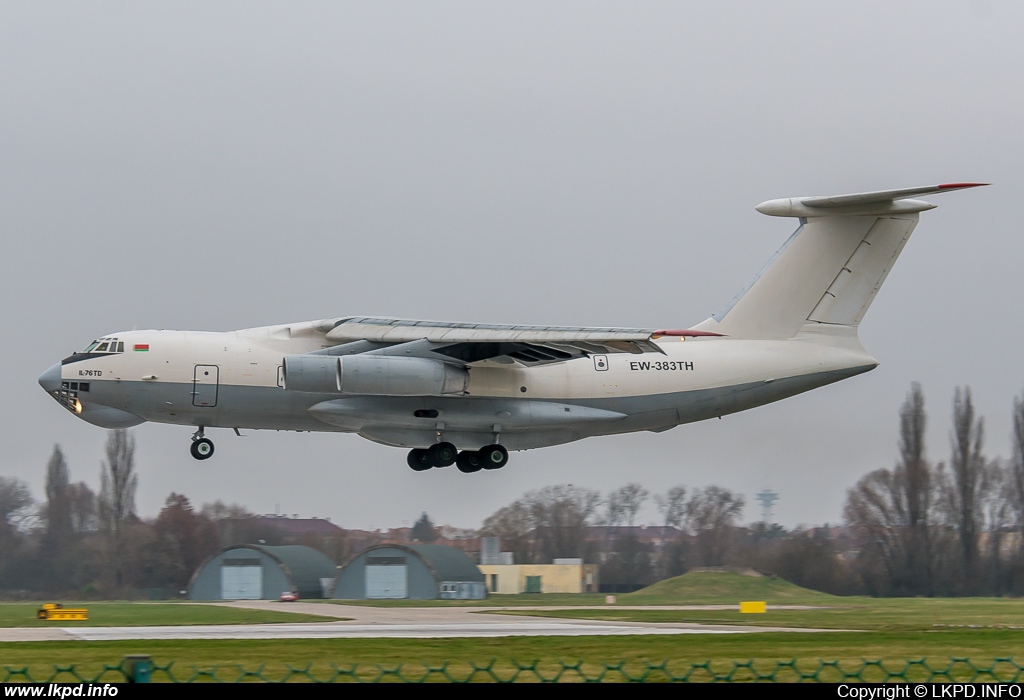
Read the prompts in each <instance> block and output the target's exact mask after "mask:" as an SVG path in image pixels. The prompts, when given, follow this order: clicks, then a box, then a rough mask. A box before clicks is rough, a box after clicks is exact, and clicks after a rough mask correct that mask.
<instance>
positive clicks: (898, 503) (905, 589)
mask: <svg viewBox="0 0 1024 700" xmlns="http://www.w3.org/2000/svg"><path fill="white" fill-rule="evenodd" d="M901 482H902V479H900V477H899V471H898V467H897V470H894V471H890V470H888V469H876V470H875V471H873V472H871V473H870V474H867V475H866V476H864V477H862V478H861V479H860V480H859V481H858V482H857V484H856V485H855V486H854V487H853V488H852V489H850V490H849V491H847V494H846V506H845V508H844V514H845V517H846V522H847V524H848V525H850V526H851V527H853V529H854V530H855V532H856V533H857V536H858V539H859V540H860V543H859V544H860V560H861V563H862V564H864V568H865V569H866V571H865V574H866V577H867V578H869V579H872V580H871V581H868V583H869V585H871V588H872V589H873V591H874V592H879V593H899V594H904V595H906V594H911V593H914V592H916V591H914V590H913V589H912V585H911V575H910V571H909V570H908V562H909V561H910V560H911V558H912V556H913V555H912V554H911V552H910V550H911V549H912V546H913V545H912V543H911V541H910V540H911V537H910V534H911V533H910V530H909V528H908V526H907V509H906V502H905V496H906V488H905V485H904V484H903V483H901ZM877 567H881V570H882V572H883V573H884V581H875V580H873V579H875V578H878V576H877V575H872V571H873V570H874V569H876V568H877Z"/></svg>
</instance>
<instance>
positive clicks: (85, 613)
mask: <svg viewBox="0 0 1024 700" xmlns="http://www.w3.org/2000/svg"><path fill="white" fill-rule="evenodd" d="M36 617H37V618H39V619H40V620H88V619H89V609H88V608H65V607H64V605H63V604H62V603H43V607H41V608H39V610H38V611H36Z"/></svg>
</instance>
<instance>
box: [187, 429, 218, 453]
mask: <svg viewBox="0 0 1024 700" xmlns="http://www.w3.org/2000/svg"><path fill="white" fill-rule="evenodd" d="M189 452H191V453H192V457H194V458H195V459H198V460H204V459H209V458H210V457H213V440H211V439H210V438H208V437H205V434H204V431H203V426H201V425H200V426H199V430H197V431H196V432H194V433H192V446H191V447H189Z"/></svg>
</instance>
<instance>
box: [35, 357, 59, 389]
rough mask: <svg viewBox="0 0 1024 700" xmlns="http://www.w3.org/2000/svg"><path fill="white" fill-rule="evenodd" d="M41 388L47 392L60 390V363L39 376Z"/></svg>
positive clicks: (56, 363)
mask: <svg viewBox="0 0 1024 700" xmlns="http://www.w3.org/2000/svg"><path fill="white" fill-rule="evenodd" d="M39 386H41V387H43V389H45V390H46V391H57V390H58V389H60V363H59V362H55V363H54V365H53V367H51V368H50V369H48V370H46V371H45V372H43V373H42V374H40V375H39Z"/></svg>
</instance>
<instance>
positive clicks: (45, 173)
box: [0, 0, 1024, 528]
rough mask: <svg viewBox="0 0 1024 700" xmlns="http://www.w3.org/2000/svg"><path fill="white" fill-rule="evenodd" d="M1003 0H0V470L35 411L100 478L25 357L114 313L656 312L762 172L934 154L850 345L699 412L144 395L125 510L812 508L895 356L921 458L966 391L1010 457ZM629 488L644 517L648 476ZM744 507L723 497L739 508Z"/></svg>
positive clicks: (836, 175) (151, 322)
mask: <svg viewBox="0 0 1024 700" xmlns="http://www.w3.org/2000/svg"><path fill="white" fill-rule="evenodd" d="M1021 26H1024V4H1022V3H1011V2H994V1H993V2H986V1H982V0H975V1H973V2H959V1H958V2H954V1H952V0H949V1H942V2H939V1H936V0H930V1H929V2H901V3H892V2H859V3H831V2H821V1H820V0H816V1H814V2H773V3H763V2H729V3H703V4H700V3H680V2H664V3H663V2H620V3H604V2H595V1H593V0H588V1H587V2H552V1H550V0H546V1H544V2H526V1H518V2H515V3H478V2H465V3H441V2H408V3H391V2H374V3H341V2H327V3H316V2H303V3H291V2H289V3H283V2H282V3H263V2H253V1H251V0H247V1H246V2H217V3H210V2H192V3H187V2H173V3H155V2H150V3H133V2H107V3H103V2H91V3H45V2H34V1H33V2H14V1H8V2H4V3H2V4H0V234H2V240H3V243H4V245H3V253H2V256H0V284H2V285H3V287H2V289H3V304H2V311H0V313H2V314H3V316H2V318H3V321H4V323H3V327H4V330H5V335H6V339H5V341H4V342H3V344H2V350H0V361H2V368H3V369H2V372H3V374H2V377H3V380H4V381H3V388H4V394H3V400H2V402H0V431H2V432H0V438H2V445H3V457H2V458H0V475H5V476H16V477H19V478H22V479H25V480H26V481H28V482H29V484H30V485H31V487H32V489H33V491H34V493H35V495H36V496H37V497H41V494H42V480H43V472H44V468H45V464H46V460H47V458H48V456H49V454H50V451H51V450H52V449H53V445H54V443H60V444H61V445H62V446H63V448H64V450H65V452H66V454H67V458H68V461H69V464H70V467H71V473H72V478H73V479H75V480H79V479H82V480H85V481H87V482H89V483H90V484H91V485H92V486H93V487H94V488H98V473H99V462H100V459H101V457H102V447H103V442H104V440H105V439H106V433H105V431H103V430H101V429H99V428H96V427H93V426H90V425H88V424H86V423H84V422H82V421H80V420H76V419H75V418H74V417H73V416H71V415H69V414H68V413H67V412H66V411H65V410H64V409H62V408H60V407H59V406H58V405H57V404H56V403H55V402H54V401H53V400H52V399H51V398H50V397H48V396H47V395H46V394H45V393H44V392H43V391H42V390H41V389H40V388H39V386H38V385H37V384H36V378H37V377H38V375H39V374H40V373H41V372H42V371H43V370H45V369H46V368H47V367H48V366H49V365H51V364H52V363H53V362H54V361H56V360H59V359H60V358H62V357H64V356H66V355H68V354H69V353H70V352H71V351H73V350H75V349H77V348H81V347H84V346H85V344H86V343H87V342H88V341H89V340H91V339H92V338H94V337H97V336H99V335H101V334H105V333H109V332H114V331H118V330H126V329H131V328H173V329H204V330H231V329H236V328H246V327H252V326H261V325H268V324H273V323H284V322H292V321H302V320H309V319H319V318H326V317H334V316H341V315H347V314H381V315H394V316H400V317H411V318H428V319H440V320H458V321H476V322H516V323H538V324H559V325H602V326H633V327H635V326H642V327H685V326H689V325H692V324H695V323H697V322H699V321H701V320H703V319H704V318H706V317H707V316H708V315H710V314H711V313H712V312H714V311H716V310H717V309H719V308H720V307H722V306H723V305H724V304H725V303H726V302H727V301H728V300H729V299H730V298H731V297H732V296H733V295H734V294H735V293H736V291H737V290H739V289H740V288H742V287H743V286H744V285H745V284H746V282H747V281H748V280H749V279H750V277H751V276H752V275H753V274H754V273H755V272H756V271H757V270H758V268H759V267H760V266H761V265H762V263H763V262H764V261H765V260H766V259H767V258H768V257H769V256H770V255H771V254H772V253H773V252H774V251H775V249H776V248H777V247H778V246H779V245H780V244H781V243H782V242H783V241H784V240H785V238H786V237H787V236H788V234H789V233H790V232H791V231H792V229H793V228H794V223H795V222H793V221H792V220H789V219H775V218H769V217H765V216H762V215H760V214H758V213H757V212H755V211H754V206H755V205H756V204H758V203H759V202H761V201H763V200H766V199H770V198H775V197H787V196H799V195H812V194H840V193H845V192H857V191H863V190H871V189H882V188H890V187H903V186H915V185H925V184H936V183H939V182H947V181H983V182H992V183H994V184H993V186H992V187H988V188H984V189H979V190H971V191H965V192H955V193H950V194H945V195H942V196H941V197H935V198H934V199H933V200H932V201H934V202H935V203H936V204H939V208H938V209H936V210H934V211H930V212H926V213H924V214H923V215H922V217H921V224H920V225H919V226H918V228H917V231H916V233H915V235H914V238H913V239H912V240H911V242H910V243H909V245H908V246H907V248H906V250H905V251H904V254H903V256H902V257H901V259H900V261H899V263H898V264H897V265H896V267H895V269H894V271H893V272H892V274H891V275H890V276H889V279H888V281H887V283H886V286H885V287H884V289H883V290H882V291H881V293H880V294H879V296H878V298H877V300H876V302H875V304H874V305H873V307H872V308H871V311H870V312H869V313H868V315H867V317H866V319H865V321H864V323H863V324H862V326H861V338H862V340H863V342H864V345H865V346H866V347H867V348H868V350H869V351H871V352H872V353H873V354H875V356H876V357H877V358H878V359H879V360H880V361H881V366H880V367H879V368H878V369H876V370H875V371H873V372H870V373H868V374H866V375H863V376H859V377H856V378H853V379H849V380H846V381H844V382H841V383H840V384H836V385H833V386H830V387H825V388H823V389H819V390H817V391H814V392H811V393H809V394H804V395H802V396H799V397H796V398H792V399H788V400H786V401H783V402H780V403H776V404H772V405H769V406H765V407H762V408H759V409H755V410H753V411H749V412H746V413H742V414H737V415H734V416H727V417H726V418H725V419H724V420H721V421H718V420H716V421H709V422H706V423H701V424H694V425H685V426H681V427H678V428H676V429H674V430H671V431H669V432H666V433H662V434H651V433H639V434H635V435H627V436H619V437H604V438H591V439H588V440H584V441H582V442H578V443H574V444H569V445H563V446H558V447H552V448H547V449H542V450H534V451H529V452H521V453H513V455H512V459H511V461H510V464H509V465H508V466H507V467H506V468H505V469H503V470H501V471H499V472H487V473H478V474H472V475H466V474H461V473H459V472H458V471H457V470H455V469H454V468H453V469H446V470H443V471H428V472H424V473H414V472H412V471H411V470H409V468H408V467H407V466H406V465H405V452H404V450H399V449H395V448H388V447H384V446H381V445H377V444H374V443H371V442H368V441H365V440H363V439H361V438H359V437H357V436H354V435H337V434H309V435H307V434H295V433H274V432H249V433H248V434H246V435H245V436H244V437H242V438H237V437H235V436H234V435H233V434H232V433H231V432H230V431H227V430H212V431H210V433H209V435H210V436H211V437H212V438H214V440H215V441H216V444H217V454H216V456H215V457H214V458H213V459H211V460H209V461H206V462H197V461H194V460H193V459H192V458H191V457H190V456H189V454H188V445H189V435H190V433H191V430H190V429H188V428H185V427H176V426H167V425H157V424H146V425H143V426H140V427H139V428H136V429H134V431H133V432H134V434H135V436H136V438H137V441H138V447H137V465H138V472H139V491H138V499H137V500H138V506H139V512H140V514H142V515H143V516H152V515H155V514H156V513H157V512H158V511H159V509H160V506H161V504H162V503H163V500H164V499H165V498H166V496H167V495H168V494H169V493H170V492H171V491H176V492H179V493H184V494H186V495H187V496H189V497H190V498H192V500H193V501H194V502H196V504H197V505H198V504H199V503H202V502H207V501H212V500H214V499H217V498H219V499H223V500H225V501H229V502H232V501H233V502H238V503H241V504H244V505H246V506H248V507H249V508H250V509H252V510H255V511H257V512H274V511H275V510H277V509H279V510H280V512H283V513H298V514H302V515H304V516H312V515H316V516H321V517H331V518H332V520H333V521H334V522H336V523H338V524H340V525H342V526H345V527H359V528H377V527H388V526H398V525H403V524H411V523H412V522H413V521H414V520H415V519H416V517H417V516H418V515H419V514H420V512H421V511H427V512H428V513H429V514H430V515H431V517H432V518H433V519H434V521H435V522H442V523H450V524H453V525H457V526H463V527H477V526H478V525H479V524H480V522H481V520H482V519H483V518H484V517H486V516H487V515H489V514H490V513H492V512H493V511H494V510H496V509H497V508H499V507H500V506H502V505H504V504H506V503H508V502H510V501H511V500H513V499H514V498H516V497H518V496H519V495H521V494H522V493H523V492H524V491H526V490H528V489H533V488H538V487H541V486H544V485H547V484H553V483H560V482H571V483H573V484H577V485H580V486H586V487H590V488H595V489H600V490H601V491H604V492H607V491H608V490H610V489H613V488H616V487H618V486H621V485H622V484H624V483H626V482H628V481H637V482H640V483H642V484H643V485H644V486H646V487H647V488H648V489H650V490H651V491H652V492H659V491H664V490H666V489H667V488H669V487H671V486H673V485H675V484H679V483H682V484H686V485H688V486H703V485H707V484H718V485H721V486H725V487H728V488H730V489H734V490H737V491H739V492H741V493H743V494H744V495H745V496H746V497H747V499H748V501H749V502H752V501H753V494H754V493H755V492H756V491H758V490H760V489H762V488H765V487H770V488H772V489H775V490H776V491H778V492H779V494H780V496H781V498H780V500H779V503H778V505H777V506H776V515H777V520H778V521H779V522H781V523H783V524H784V525H787V526H793V525H796V524H798V523H809V524H820V523H824V522H832V523H835V522H839V521H840V520H841V518H842V506H843V501H844V498H845V493H846V489H848V488H849V487H850V486H852V485H853V484H854V483H855V482H856V480H857V479H858V478H859V477H861V476H862V475H863V474H865V473H867V472H868V471H870V470H872V469H876V468H879V467H889V466H892V464H893V463H894V461H895V458H896V440H897V412H898V410H899V407H900V404H901V402H902V401H903V399H904V397H905V395H906V392H907V390H908V388H909V386H910V383H911V382H912V381H919V382H921V384H922V385H923V387H924V391H925V396H926V400H927V407H928V409H929V415H930V423H929V434H928V446H929V452H930V457H931V458H932V459H934V460H936V461H938V460H943V459H947V458H948V453H949V425H950V412H951V399H952V395H953V391H954V388H955V387H956V386H958V385H970V386H971V387H972V389H973V391H974V396H975V400H976V404H977V407H978V410H979V411H980V412H981V413H982V414H983V415H984V416H985V420H986V434H987V447H988V452H989V454H990V455H992V456H996V455H1008V454H1009V433H1010V411H1011V406H1012V402H1013V398H1014V396H1017V395H1020V393H1021V391H1022V390H1024V370H1022V368H1021V363H1020V348H1021V346H1022V343H1024V325H1022V323H1021V319H1022V317H1024V295H1022V294H1021V293H1020V279H1021V270H1020V267H1021V260H1022V259H1024V255H1022V253H1024V236H1022V235H1021V233H1020V231H1019V230H1018V228H1019V227H1018V224H1017V222H1018V220H1019V218H1020V213H1019V210H1018V207H1019V206H1020V205H1019V202H1020V201H1021V198H1022V197H1021V193H1022V190H1024V187H1022V185H1024V182H1022V175H1021V171H1022V168H1021V158H1022V140H1024V139H1022V128H1024V126H1022V125H1024V109H1022V107H1024V97H1022V95H1024V90H1022V89H1021V87H1022V84H1024V52H1022V51H1021V48H1020V27H1021ZM644 515H645V517H646V519H648V520H650V521H655V520H656V519H657V517H658V515H657V512H656V510H655V509H654V508H653V505H651V506H650V507H649V508H648V509H647V510H646V511H645V513H644ZM757 515H758V509H757V507H756V505H755V504H753V503H751V505H748V508H747V511H746V518H747V519H750V520H753V519H755V518H756V517H757Z"/></svg>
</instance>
